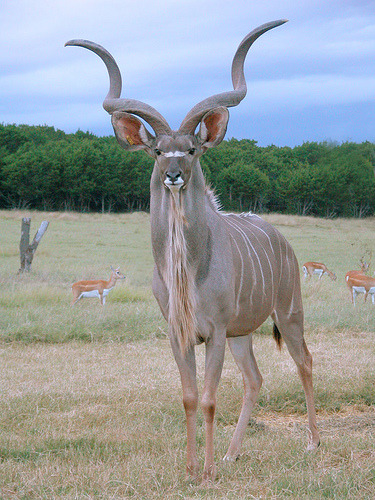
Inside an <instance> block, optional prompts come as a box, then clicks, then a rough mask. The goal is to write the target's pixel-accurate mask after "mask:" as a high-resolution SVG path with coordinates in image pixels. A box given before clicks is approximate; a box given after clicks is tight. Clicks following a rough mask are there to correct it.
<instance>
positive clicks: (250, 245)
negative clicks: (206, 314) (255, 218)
mask: <svg viewBox="0 0 375 500" xmlns="http://www.w3.org/2000/svg"><path fill="white" fill-rule="evenodd" d="M226 220H227V222H228V223H229V225H230V226H231V227H232V228H233V229H235V230H236V231H237V232H238V233H239V234H240V235H241V236H242V238H243V240H244V242H245V246H246V248H247V250H248V254H249V257H250V260H251V253H250V247H251V249H252V250H253V252H254V254H255V256H256V258H257V260H258V264H259V270H260V273H261V275H262V282H263V297H266V292H265V285H266V284H265V280H264V274H263V270H262V265H261V261H260V258H259V255H258V253H257V252H256V250H255V248H254V246H253V244H252V243H251V241H250V239H249V237H248V236H247V234H246V232H245V231H244V230H243V229H242V228H241V227H239V226H238V225H237V224H236V222H237V221H236V220H235V219H234V220H233V219H231V218H230V217H226ZM254 276H255V283H254V286H253V287H252V291H251V294H250V301H251V304H252V303H253V301H252V292H253V291H254V290H255V288H256V283H257V282H256V272H255V269H254ZM262 304H263V302H262Z"/></svg>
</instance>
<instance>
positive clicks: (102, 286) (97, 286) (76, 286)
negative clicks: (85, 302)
mask: <svg viewBox="0 0 375 500" xmlns="http://www.w3.org/2000/svg"><path fill="white" fill-rule="evenodd" d="M111 271H112V272H111V276H110V278H109V280H108V281H105V280H82V281H77V282H76V283H73V285H72V293H73V301H72V306H74V304H76V303H77V302H78V301H79V300H80V299H82V297H97V298H98V299H100V302H101V304H102V306H104V304H105V298H106V296H107V295H108V294H109V292H110V291H111V290H112V289H113V288H114V286H115V285H116V283H117V280H122V279H124V278H125V276H124V275H123V274H122V273H120V268H119V267H118V268H117V269H113V267H112V266H111Z"/></svg>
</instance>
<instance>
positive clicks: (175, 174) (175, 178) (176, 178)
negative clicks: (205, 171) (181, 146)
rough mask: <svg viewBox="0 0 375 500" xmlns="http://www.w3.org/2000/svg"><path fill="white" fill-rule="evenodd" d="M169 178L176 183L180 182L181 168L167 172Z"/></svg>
mask: <svg viewBox="0 0 375 500" xmlns="http://www.w3.org/2000/svg"><path fill="white" fill-rule="evenodd" d="M166 176H167V179H168V180H169V181H170V182H171V183H172V184H175V183H176V182H180V181H181V180H182V179H181V170H173V171H169V172H167V173H166Z"/></svg>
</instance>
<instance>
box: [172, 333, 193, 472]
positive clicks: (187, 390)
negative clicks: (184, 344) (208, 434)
mask: <svg viewBox="0 0 375 500" xmlns="http://www.w3.org/2000/svg"><path fill="white" fill-rule="evenodd" d="M170 341H171V346H172V351H173V354H174V357H175V360H176V363H177V366H178V369H179V372H180V377H181V385H182V401H183V404H184V408H185V414H186V432H187V457H186V473H187V475H188V476H189V477H191V478H192V479H196V478H197V476H198V472H199V465H198V458H197V445H196V428H197V408H198V388H197V382H196V364H195V350H194V346H193V347H190V349H189V350H188V351H187V352H186V353H185V355H182V354H181V350H180V345H179V343H178V342H177V339H176V337H175V336H174V335H171V336H170Z"/></svg>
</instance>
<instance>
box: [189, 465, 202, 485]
mask: <svg viewBox="0 0 375 500" xmlns="http://www.w3.org/2000/svg"><path fill="white" fill-rule="evenodd" d="M186 480H187V481H189V482H191V483H199V481H200V478H199V465H191V466H187V467H186Z"/></svg>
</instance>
